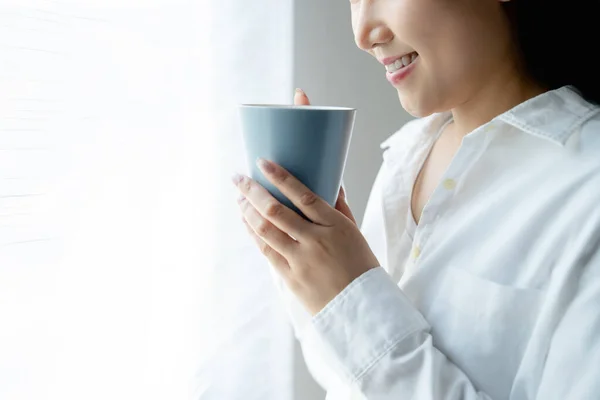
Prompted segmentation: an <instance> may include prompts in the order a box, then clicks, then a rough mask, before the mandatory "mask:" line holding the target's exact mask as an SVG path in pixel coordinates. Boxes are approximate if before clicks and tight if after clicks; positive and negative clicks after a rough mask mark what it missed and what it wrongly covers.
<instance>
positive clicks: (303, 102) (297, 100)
mask: <svg viewBox="0 0 600 400" xmlns="http://www.w3.org/2000/svg"><path fill="white" fill-rule="evenodd" d="M294 105H296V106H309V105H310V101H309V100H308V96H307V95H306V93H304V91H303V90H302V89H296V92H295V93H294Z"/></svg>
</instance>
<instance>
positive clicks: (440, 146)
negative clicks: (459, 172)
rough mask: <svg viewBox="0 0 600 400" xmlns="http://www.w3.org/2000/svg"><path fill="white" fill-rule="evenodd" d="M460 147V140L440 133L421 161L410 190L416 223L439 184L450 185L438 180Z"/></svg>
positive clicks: (450, 183)
mask: <svg viewBox="0 0 600 400" xmlns="http://www.w3.org/2000/svg"><path fill="white" fill-rule="evenodd" d="M459 147H460V142H457V141H456V140H453V139H451V138H449V137H446V136H445V135H442V136H441V137H440V138H439V139H438V140H437V141H436V142H435V143H434V144H433V146H432V148H431V150H430V152H429V153H428V154H427V156H426V158H425V160H424V161H423V163H422V165H421V168H420V170H419V172H418V175H417V178H416V179H415V182H414V185H413V187H412V191H411V200H410V201H411V203H410V204H411V211H412V215H413V218H414V219H415V221H416V222H417V223H419V220H420V218H421V214H422V212H423V208H425V205H426V204H427V202H428V201H429V199H430V198H431V195H432V194H433V192H434V190H435V188H436V187H437V186H438V185H439V184H440V183H442V184H445V185H452V182H440V180H441V178H442V176H443V175H444V172H446V170H447V169H448V166H449V165H450V163H451V162H452V159H453V158H454V155H455V154H456V152H457V151H458V149H459Z"/></svg>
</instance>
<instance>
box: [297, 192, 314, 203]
mask: <svg viewBox="0 0 600 400" xmlns="http://www.w3.org/2000/svg"><path fill="white" fill-rule="evenodd" d="M316 202H317V195H316V194H314V193H313V192H304V193H303V194H302V195H301V196H300V203H301V204H302V205H304V206H312V205H314V204H315V203H316Z"/></svg>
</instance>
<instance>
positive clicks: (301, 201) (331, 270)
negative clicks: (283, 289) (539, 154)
mask: <svg viewBox="0 0 600 400" xmlns="http://www.w3.org/2000/svg"><path fill="white" fill-rule="evenodd" d="M258 166H259V168H260V169H261V171H262V172H263V174H264V175H265V177H266V178H267V179H268V180H269V181H270V182H272V183H273V185H275V186H276V187H277V188H278V189H279V190H280V191H281V193H283V195H284V196H286V197H287V198H288V199H289V200H290V201H291V202H292V203H293V204H294V205H295V206H296V207H298V209H300V210H301V211H302V212H303V213H304V215H306V216H307V217H308V218H309V219H310V220H311V221H313V222H310V221H307V220H305V219H304V218H302V217H301V216H300V215H299V214H297V213H296V212H294V211H293V210H291V209H290V208H288V207H286V206H284V205H283V204H281V203H280V202H279V201H277V200H276V199H275V198H274V197H273V196H272V195H271V194H270V193H269V192H268V191H267V190H266V189H265V188H264V187H262V186H261V185H260V184H259V183H258V182H256V181H254V180H252V179H250V178H249V177H247V176H242V175H236V176H235V177H234V178H233V182H234V184H235V185H236V186H237V187H238V189H239V190H240V192H241V193H242V195H241V196H240V198H239V199H238V204H239V205H240V209H241V211H242V214H243V215H242V220H243V221H244V223H245V224H246V227H247V228H248V232H249V233H250V235H251V236H252V237H253V238H254V240H255V241H256V243H257V245H258V246H259V248H260V250H261V252H262V253H263V254H264V255H265V256H266V257H267V258H268V260H269V262H270V264H271V265H272V266H273V267H275V269H276V271H277V272H278V273H279V274H280V275H281V276H282V277H283V280H284V282H285V283H286V285H287V286H288V288H289V289H290V290H291V291H292V292H293V293H294V294H295V295H296V296H297V297H298V298H299V299H300V301H301V302H302V303H303V304H304V306H305V307H306V309H307V310H308V311H309V312H310V313H311V314H312V315H316V314H317V313H318V312H319V311H321V310H322V309H323V308H324V307H325V306H326V305H327V303H329V302H330V301H331V300H333V299H334V298H335V297H336V296H337V295H338V294H339V293H340V292H341V291H342V290H343V289H344V288H345V287H346V286H348V284H350V282H352V281H353V280H354V279H356V278H358V277H359V276H360V275H362V274H363V273H364V272H366V271H368V270H370V269H372V268H375V267H377V266H379V262H378V261H377V258H376V257H375V255H374V254H373V252H372V251H371V249H370V248H369V245H368V244H367V241H366V240H365V238H364V237H363V236H362V234H361V232H360V230H359V228H358V227H357V226H356V223H355V222H354V219H353V217H352V215H351V213H350V215H349V216H347V215H344V214H343V213H342V212H340V211H339V210H337V209H335V208H332V207H331V206H330V205H329V204H328V203H327V202H326V201H325V200H323V199H322V198H320V197H319V196H317V195H316V194H315V193H313V192H312V191H310V190H309V189H308V188H307V187H306V186H305V185H304V184H302V183H301V182H300V181H299V180H298V179H296V178H295V177H294V176H292V175H291V174H290V173H289V172H288V171H286V170H285V169H284V168H283V167H281V166H279V165H277V164H275V163H273V162H267V163H266V164H262V163H261V162H258ZM340 196H343V191H341V192H340ZM342 200H344V199H343V198H342ZM339 201H340V199H338V203H339ZM345 208H346V209H347V210H348V211H349V209H348V208H347V207H345Z"/></svg>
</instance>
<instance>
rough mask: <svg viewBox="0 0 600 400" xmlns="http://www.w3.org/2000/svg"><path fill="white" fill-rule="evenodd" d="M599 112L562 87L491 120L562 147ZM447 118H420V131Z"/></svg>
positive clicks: (392, 138)
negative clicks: (421, 120)
mask: <svg viewBox="0 0 600 400" xmlns="http://www.w3.org/2000/svg"><path fill="white" fill-rule="evenodd" d="M598 112H600V107H598V106H596V105H593V104H591V103H589V102H588V101H586V100H585V99H584V98H583V97H581V95H580V94H579V93H578V92H577V90H576V89H575V88H574V87H572V86H563V87H561V88H558V89H554V90H550V91H547V92H545V93H542V94H540V95H538V96H536V97H533V98H531V99H529V100H527V101H524V102H523V103H521V104H519V105H517V106H515V107H513V108H512V109H510V110H508V111H506V112H505V113H503V114H500V115H499V116H497V117H496V118H494V119H496V120H501V121H503V122H505V123H507V124H510V125H512V126H515V127H516V128H518V129H520V130H521V131H523V132H526V133H528V134H531V135H533V136H536V137H540V138H543V139H547V140H550V141H552V142H554V143H556V144H560V145H563V146H564V145H565V143H566V141H567V140H568V139H569V137H570V136H571V134H572V133H573V132H574V131H575V130H576V129H577V128H578V127H580V126H581V125H582V124H583V123H584V122H585V121H587V120H588V119H589V118H590V117H592V116H593V115H595V114H597V113H598ZM450 117H451V113H450V112H449V111H448V112H444V113H437V114H433V115H431V116H429V117H426V118H424V119H423V125H422V126H420V128H421V129H423V130H424V131H425V132H435V131H436V127H437V128H438V129H439V127H441V126H442V125H443V124H444V122H445V121H446V120H447V119H448V118H450ZM397 133H398V132H397ZM397 136H399V135H398V134H394V135H392V136H390V137H388V138H387V139H386V140H384V141H383V142H382V143H381V144H380V147H381V148H382V149H384V148H388V147H393V145H394V141H395V137H397Z"/></svg>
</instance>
